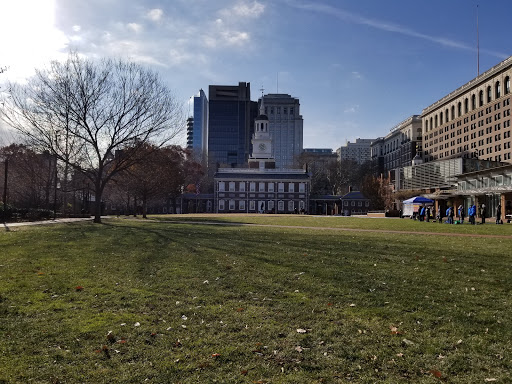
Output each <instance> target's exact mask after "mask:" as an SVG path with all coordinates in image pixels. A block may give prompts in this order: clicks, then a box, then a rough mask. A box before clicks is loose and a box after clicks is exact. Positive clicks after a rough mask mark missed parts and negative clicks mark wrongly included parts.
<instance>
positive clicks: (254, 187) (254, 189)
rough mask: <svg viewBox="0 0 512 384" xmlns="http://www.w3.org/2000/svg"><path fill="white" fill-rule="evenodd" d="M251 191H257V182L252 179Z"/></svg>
mask: <svg viewBox="0 0 512 384" xmlns="http://www.w3.org/2000/svg"><path fill="white" fill-rule="evenodd" d="M249 191H250V192H256V183H255V182H253V181H251V182H250V184H249Z"/></svg>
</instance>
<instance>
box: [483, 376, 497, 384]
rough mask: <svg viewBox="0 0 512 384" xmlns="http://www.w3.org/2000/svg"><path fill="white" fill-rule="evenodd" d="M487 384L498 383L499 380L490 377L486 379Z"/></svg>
mask: <svg viewBox="0 0 512 384" xmlns="http://www.w3.org/2000/svg"><path fill="white" fill-rule="evenodd" d="M484 381H485V382H486V383H490V382H491V381H498V379H496V378H494V377H489V378H488V379H485V380H484Z"/></svg>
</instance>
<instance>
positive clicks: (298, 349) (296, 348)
mask: <svg viewBox="0 0 512 384" xmlns="http://www.w3.org/2000/svg"><path fill="white" fill-rule="evenodd" d="M295 350H296V351H297V352H299V353H302V351H303V350H304V349H303V348H302V347H301V346H300V345H297V346H296V347H295Z"/></svg>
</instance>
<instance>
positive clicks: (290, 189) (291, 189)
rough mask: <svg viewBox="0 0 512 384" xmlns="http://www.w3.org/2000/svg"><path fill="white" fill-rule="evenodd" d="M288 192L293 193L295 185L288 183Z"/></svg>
mask: <svg viewBox="0 0 512 384" xmlns="http://www.w3.org/2000/svg"><path fill="white" fill-rule="evenodd" d="M288 192H290V193H293V192H295V184H294V183H288Z"/></svg>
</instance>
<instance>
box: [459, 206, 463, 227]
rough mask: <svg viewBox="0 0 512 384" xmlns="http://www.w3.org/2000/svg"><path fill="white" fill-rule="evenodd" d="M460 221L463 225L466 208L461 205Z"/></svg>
mask: <svg viewBox="0 0 512 384" xmlns="http://www.w3.org/2000/svg"><path fill="white" fill-rule="evenodd" d="M459 221H460V223H461V224H464V207H463V206H462V204H461V205H459Z"/></svg>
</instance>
